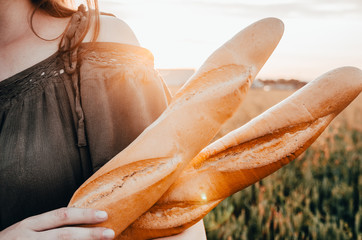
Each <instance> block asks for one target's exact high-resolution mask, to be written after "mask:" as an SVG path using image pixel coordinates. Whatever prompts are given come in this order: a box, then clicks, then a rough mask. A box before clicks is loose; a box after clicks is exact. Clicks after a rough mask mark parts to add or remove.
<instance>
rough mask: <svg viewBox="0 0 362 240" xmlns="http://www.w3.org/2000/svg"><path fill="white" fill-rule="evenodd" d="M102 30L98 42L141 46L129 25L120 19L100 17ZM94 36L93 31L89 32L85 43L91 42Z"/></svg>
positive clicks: (106, 16)
mask: <svg viewBox="0 0 362 240" xmlns="http://www.w3.org/2000/svg"><path fill="white" fill-rule="evenodd" d="M99 18H100V30H99V35H98V38H97V42H115V43H123V44H130V45H135V46H140V44H139V42H138V40H137V38H136V35H135V34H134V32H133V31H132V29H131V28H130V27H129V26H128V24H127V23H125V22H124V21H122V20H121V19H119V18H116V17H113V16H108V15H100V17H99ZM92 35H93V29H91V31H89V32H88V34H87V36H86V37H85V39H84V42H89V41H90V39H91V38H92Z"/></svg>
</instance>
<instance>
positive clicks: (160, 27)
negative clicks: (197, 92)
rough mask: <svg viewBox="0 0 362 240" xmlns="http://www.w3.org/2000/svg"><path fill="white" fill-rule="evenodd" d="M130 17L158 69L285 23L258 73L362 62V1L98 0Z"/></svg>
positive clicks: (284, 74) (310, 72) (311, 74)
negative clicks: (263, 22) (267, 24)
mask: <svg viewBox="0 0 362 240" xmlns="http://www.w3.org/2000/svg"><path fill="white" fill-rule="evenodd" d="M99 3H100V9H101V10H102V11H104V12H111V13H113V14H115V15H116V16H117V17H118V18H120V19H122V20H124V21H125V22H126V23H127V24H128V25H129V26H130V27H131V28H132V30H133V31H134V32H135V34H136V36H137V38H138V40H139V42H140V44H141V46H142V47H145V48H147V49H149V50H150V51H151V52H152V53H153V55H154V57H155V67H156V68H195V69H197V68H198V67H199V66H201V65H202V63H203V62H204V61H205V59H206V58H207V57H208V56H209V55H210V54H211V53H212V52H213V51H214V50H216V49H217V48H218V47H219V46H221V45H222V44H223V43H224V42H226V41H227V40H228V39H230V38H231V37H232V36H233V35H235V34H236V33H237V32H239V31H240V30H242V29H243V28H244V27H246V26H248V25H250V24H252V23H253V22H255V21H258V20H260V19H262V18H266V17H277V18H279V19H281V20H282V21H283V22H284V25H285V32H284V36H283V38H282V40H281V41H280V43H279V45H278V47H277V48H276V50H275V51H274V53H273V55H272V56H271V57H270V58H269V60H268V62H267V63H266V64H265V65H264V67H263V69H262V70H261V71H260V73H259V75H258V76H257V78H260V79H280V78H283V79H298V80H303V81H310V80H313V79H314V78H316V77H318V76H320V75H321V74H323V73H325V72H327V71H329V70H332V69H334V68H337V67H342V66H355V67H359V68H362V0H128V1H126V0H99Z"/></svg>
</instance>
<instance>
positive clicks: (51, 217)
mask: <svg viewBox="0 0 362 240" xmlns="http://www.w3.org/2000/svg"><path fill="white" fill-rule="evenodd" d="M107 218H108V215H107V213H106V212H104V211H98V210H94V209H82V208H59V209H56V210H53V211H50V212H46V213H43V214H40V215H36V216H33V217H30V218H27V219H25V220H24V221H23V224H25V225H27V226H28V227H29V228H30V229H32V230H34V231H44V230H48V229H52V228H57V227H61V226H66V225H78V224H95V223H100V222H103V221H105V220H107Z"/></svg>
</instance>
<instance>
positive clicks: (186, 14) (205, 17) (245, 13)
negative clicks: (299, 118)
mask: <svg viewBox="0 0 362 240" xmlns="http://www.w3.org/2000/svg"><path fill="white" fill-rule="evenodd" d="M99 1H100V8H101V10H102V11H104V12H110V13H113V14H115V15H116V16H117V17H118V18H120V19H122V20H124V21H125V22H126V23H127V24H128V25H129V26H130V27H131V28H132V29H133V31H134V32H135V34H136V36H137V38H138V39H139V41H140V43H141V46H143V47H145V48H147V49H149V50H150V51H151V52H152V53H153V54H154V56H155V66H156V68H158V69H159V71H160V73H161V74H162V76H163V77H164V79H165V81H166V82H167V84H168V86H169V87H170V89H171V91H172V92H175V91H177V89H178V88H179V87H180V86H181V85H182V84H183V83H184V82H185V81H186V80H187V79H188V78H189V77H190V76H191V75H192V74H193V73H194V71H195V69H197V68H198V67H199V66H201V64H202V63H203V61H204V60H205V59H206V58H207V57H208V56H209V55H210V54H211V53H212V52H213V51H214V50H215V49H217V48H218V47H219V46H220V45H222V44H223V43H224V42H225V41H227V40H228V39H229V38H231V37H232V36H233V35H234V34H236V33H237V32H238V31H240V30H242V29H243V28H244V27H246V26H248V25H249V24H251V23H253V22H255V21H257V20H259V19H262V18H265V17H277V18H280V19H281V20H282V21H283V22H284V24H285V32H284V36H283V38H282V40H281V42H280V43H279V46H278V47H277V48H276V50H275V51H274V53H273V55H272V56H271V57H270V59H269V60H268V62H267V63H266V64H265V66H264V68H263V69H262V70H261V72H260V73H259V75H258V76H257V79H256V80H255V81H254V85H253V88H252V89H251V90H250V91H249V93H248V95H247V97H246V99H245V101H244V103H243V104H242V106H241V108H240V109H239V110H238V111H237V112H236V114H235V115H234V117H233V118H232V119H230V120H229V121H228V122H227V123H226V124H225V125H224V126H223V128H222V130H221V131H220V133H219V134H218V136H217V138H218V137H221V136H223V135H225V134H227V133H228V132H229V131H231V130H233V129H235V128H237V127H239V126H242V125H243V124H244V123H246V122H247V121H249V120H250V119H252V118H254V117H255V116H257V115H259V114H260V113H262V112H263V111H265V110H266V109H268V108H270V107H271V106H273V105H275V104H277V103H278V102H280V101H281V100H283V99H285V98H286V97H288V96H289V95H291V94H293V93H294V92H295V91H296V90H297V89H299V88H300V87H302V86H303V85H304V84H305V82H308V81H311V80H313V79H315V78H316V77H318V76H320V75H321V74H323V73H325V72H327V71H329V70H332V69H333V68H337V67H341V66H348V65H349V66H355V67H358V68H362V0H152V1H150V0H132V1H130V0H129V1H126V0H99ZM246 47H247V46H246ZM346 81H348V79H346ZM325 91H328V89H325ZM361 172H362V96H359V97H358V98H357V99H355V101H354V102H353V103H352V104H351V105H350V106H349V107H348V108H347V109H346V110H345V111H343V112H342V113H341V114H340V115H339V116H338V117H337V118H336V119H335V120H334V121H333V122H332V124H331V125H330V126H329V127H328V128H327V129H326V130H325V132H324V133H323V134H322V135H321V136H320V137H319V138H318V139H317V141H316V142H315V143H314V144H313V145H312V146H311V147H310V148H309V149H308V150H307V151H306V152H305V153H304V154H302V156H300V157H298V158H297V159H296V160H295V161H293V162H292V163H290V164H289V165H288V166H285V167H284V168H282V169H281V170H279V171H277V172H276V173H274V174H272V175H271V176H269V177H267V178H265V179H263V180H262V181H260V182H259V183H257V184H254V185H252V186H250V187H248V188H247V189H245V190H243V191H241V192H239V193H236V194H234V195H233V196H231V197H229V198H228V199H226V200H225V201H223V202H222V203H221V204H219V206H217V207H216V208H215V209H214V210H213V211H212V212H210V213H209V214H208V215H207V216H206V217H205V219H204V220H205V226H206V230H207V235H208V239H227V240H231V239H361V240H362V208H361V207H362V175H361Z"/></svg>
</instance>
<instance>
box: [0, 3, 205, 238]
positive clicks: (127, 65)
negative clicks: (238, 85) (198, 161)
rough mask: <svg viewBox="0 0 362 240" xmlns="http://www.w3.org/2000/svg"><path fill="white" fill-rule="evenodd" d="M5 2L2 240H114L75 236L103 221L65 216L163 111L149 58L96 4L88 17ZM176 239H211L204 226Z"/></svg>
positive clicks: (51, 6)
mask: <svg viewBox="0 0 362 240" xmlns="http://www.w3.org/2000/svg"><path fill="white" fill-rule="evenodd" d="M0 1H1V6H2V7H1V8H0V70H1V71H0V80H1V81H0V120H1V121H0V146H1V151H0V229H1V232H0V239H1V240H2V239H7V240H9V239H113V238H114V232H113V230H112V229H104V228H97V227H93V228H83V227H79V226H74V225H80V224H94V223H99V222H102V221H105V220H107V213H106V212H103V211H98V210H96V209H77V208H65V206H66V205H67V202H68V201H69V199H70V197H71V195H72V194H73V192H74V191H75V190H76V189H77V188H78V187H79V186H80V185H81V184H82V182H84V181H85V180H86V179H87V178H88V177H89V176H90V175H91V174H92V173H93V172H95V171H96V170H97V169H98V168H100V167H101V166H102V165H103V164H104V163H105V162H106V161H107V160H109V159H111V158H112V157H113V156H114V155H115V154H117V153H118V152H120V151H122V149H124V148H125V147H126V146H127V145H128V144H129V143H131V142H132V141H133V140H134V139H135V138H136V137H137V136H138V135H139V134H140V133H141V132H142V131H143V129H144V128H146V127H147V126H148V125H149V124H150V123H151V122H152V121H154V120H155V119H156V118H157V117H158V116H159V114H160V113H161V112H162V111H163V110H164V109H165V107H166V105H167V103H168V101H169V99H170V95H169V93H168V90H167V87H165V85H164V83H163V81H162V79H161V78H160V77H159V75H158V74H157V72H155V71H154V69H153V57H152V54H150V52H149V51H147V50H146V49H143V48H141V47H139V43H138V41H137V39H136V37H135V36H134V34H133V32H132V31H131V30H130V28H129V27H128V26H127V25H126V24H125V23H124V22H122V21H121V20H118V19H116V18H114V17H110V16H103V15H102V16H100V17H98V14H97V9H98V8H97V4H96V2H91V1H90V0H88V1H87V4H88V7H89V8H93V9H95V11H89V12H90V14H87V12H85V10H84V9H82V8H81V9H80V10H79V11H77V12H76V11H74V10H72V8H71V6H72V3H71V2H66V1H62V0H43V1H41V0H32V1H30V0H14V1H8V0H0ZM92 41H93V43H92ZM94 41H95V42H94ZM54 209H55V210H54ZM174 238H175V239H183V238H185V239H200V238H205V233H204V230H203V225H202V223H199V224H197V225H195V227H193V228H192V229H190V230H189V231H186V232H185V233H183V234H180V235H178V236H174V237H170V239H174Z"/></svg>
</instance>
